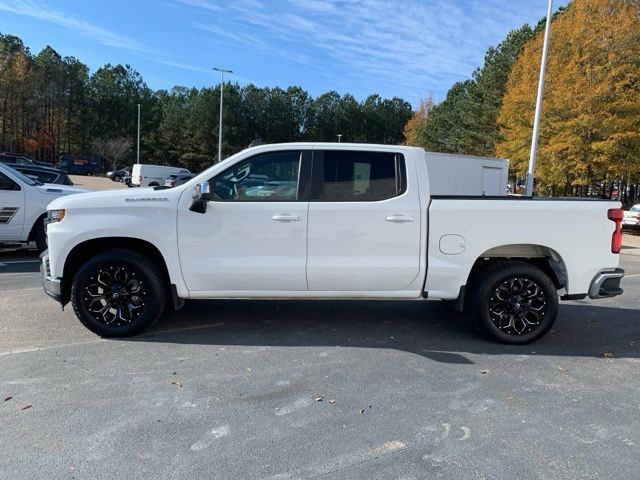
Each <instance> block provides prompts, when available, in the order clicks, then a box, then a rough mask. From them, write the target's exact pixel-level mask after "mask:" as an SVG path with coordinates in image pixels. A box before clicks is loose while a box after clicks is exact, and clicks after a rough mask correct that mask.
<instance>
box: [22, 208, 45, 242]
mask: <svg viewBox="0 0 640 480" xmlns="http://www.w3.org/2000/svg"><path fill="white" fill-rule="evenodd" d="M45 218H47V212H44V213H42V214H40V216H39V217H38V218H36V221H35V222H33V225H31V230H29V236H28V237H27V242H32V241H33V240H34V239H35V238H36V232H37V231H38V227H39V226H40V225H42V226H43V227H44V220H45ZM22 238H24V237H22Z"/></svg>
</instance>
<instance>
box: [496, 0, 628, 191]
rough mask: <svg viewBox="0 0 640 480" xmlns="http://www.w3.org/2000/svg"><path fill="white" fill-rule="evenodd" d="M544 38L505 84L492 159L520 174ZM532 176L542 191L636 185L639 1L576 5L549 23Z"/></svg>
mask: <svg viewBox="0 0 640 480" xmlns="http://www.w3.org/2000/svg"><path fill="white" fill-rule="evenodd" d="M542 42H543V36H542V33H538V34H537V35H536V37H535V38H533V39H532V40H531V41H529V42H527V44H526V45H525V47H524V50H523V52H522V54H521V55H520V57H519V58H518V60H517V62H516V63H515V64H514V66H513V69H512V70H511V73H510V75H509V78H508V81H507V88H506V94H505V96H504V100H503V103H502V108H501V110H500V114H499V117H498V124H499V125H500V133H501V136H502V140H501V141H500V142H499V143H498V145H497V149H496V150H497V154H498V155H499V156H503V157H506V158H509V159H510V160H511V167H512V169H513V171H514V172H515V173H518V174H524V172H525V171H526V168H527V163H528V157H529V149H530V144H531V134H532V123H533V117H534V109H535V100H536V98H535V96H536V90H537V82H538V72H539V68H540V58H541V51H542ZM536 178H537V179H538V181H539V186H540V187H539V191H540V192H541V193H555V192H556V191H557V190H559V191H564V192H565V193H571V191H572V190H573V189H574V188H575V187H579V188H580V189H584V188H583V187H585V188H586V186H588V185H593V184H594V182H600V184H601V185H606V182H611V181H612V180H613V179H615V180H617V181H619V182H620V183H622V184H623V185H626V184H637V183H638V181H639V180H640V2H638V1H636V0H634V1H631V0H574V1H573V2H571V3H570V4H569V5H568V7H567V9H566V10H565V11H564V13H563V14H562V15H559V16H557V18H556V19H555V20H554V21H553V23H552V30H551V41H550V47H549V58H548V64H547V75H546V82H545V93H544V98H543V112H542V119H541V125H540V137H539V150H538V163H537V168H536Z"/></svg>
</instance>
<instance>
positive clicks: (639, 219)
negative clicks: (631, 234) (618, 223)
mask: <svg viewBox="0 0 640 480" xmlns="http://www.w3.org/2000/svg"><path fill="white" fill-rule="evenodd" d="M622 228H627V229H629V230H640V203H639V204H637V205H634V206H633V207H631V208H630V209H629V210H626V211H625V212H624V219H623V220H622Z"/></svg>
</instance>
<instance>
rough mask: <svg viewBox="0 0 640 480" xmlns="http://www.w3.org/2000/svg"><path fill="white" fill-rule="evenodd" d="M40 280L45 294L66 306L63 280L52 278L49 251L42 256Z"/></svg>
mask: <svg viewBox="0 0 640 480" xmlns="http://www.w3.org/2000/svg"><path fill="white" fill-rule="evenodd" d="M40 279H41V280H42V287H43V288H44V291H45V293H46V294H47V295H49V296H50V297H51V298H53V299H54V300H55V301H56V302H59V303H60V304H61V305H64V303H63V299H62V279H61V278H56V277H52V276H51V270H50V268H49V251H48V250H45V251H44V252H42V253H41V254H40Z"/></svg>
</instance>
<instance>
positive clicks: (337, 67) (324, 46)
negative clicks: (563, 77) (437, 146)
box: [178, 0, 566, 102]
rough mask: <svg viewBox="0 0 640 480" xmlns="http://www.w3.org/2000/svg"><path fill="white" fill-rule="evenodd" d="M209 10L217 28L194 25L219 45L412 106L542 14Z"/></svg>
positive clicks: (503, 8) (404, 5)
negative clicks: (248, 49) (296, 65)
mask: <svg viewBox="0 0 640 480" xmlns="http://www.w3.org/2000/svg"><path fill="white" fill-rule="evenodd" d="M178 1H180V2H183V3H184V2H188V3H189V4H191V5H192V6H196V5H195V4H196V3H201V2H207V3H209V0H178ZM563 3H566V2H563ZM202 8H206V7H202ZM216 8H222V9H223V12H221V13H222V17H223V18H224V21H223V22H222V21H221V20H220V16H218V15H217V16H216V17H215V18H214V17H211V18H207V17H204V18H200V19H199V24H198V26H199V27H200V28H202V29H204V30H206V31H208V32H209V33H212V34H214V35H215V36H216V37H218V38H224V39H226V41H230V42H238V43H243V44H246V45H250V46H259V47H260V48H262V49H263V50H264V51H275V50H278V51H279V52H281V53H280V54H281V55H283V53H282V52H285V53H284V55H288V56H289V57H290V58H291V59H294V60H296V59H300V60H301V62H302V63H306V64H310V63H313V64H314V65H324V66H325V67H321V66H318V69H319V71H321V70H322V69H323V68H324V69H325V70H326V75H327V80H330V79H331V84H332V85H333V84H335V82H336V81H339V82H340V83H341V85H342V86H343V87H344V88H345V89H347V90H350V91H354V90H356V89H361V87H363V86H364V85H371V86H372V89H371V90H372V91H384V92H385V93H386V94H393V95H398V96H403V97H406V98H410V99H411V100H412V101H414V102H415V101H417V99H418V98H419V97H421V96H425V95H426V92H428V91H435V92H440V94H442V93H444V92H445V91H446V90H447V89H448V88H449V87H450V86H451V84H452V83H453V82H454V81H457V80H463V79H466V78H469V76H470V75H471V73H472V72H473V70H474V69H475V68H477V67H478V66H480V65H481V64H482V59H483V57H484V53H485V51H486V49H487V48H488V47H489V46H490V45H494V44H496V43H498V42H499V41H501V40H502V39H503V38H504V36H505V35H506V33H507V32H508V31H510V30H512V29H515V28H519V27H520V26H522V24H524V23H525V22H527V21H529V22H535V21H537V20H538V19H539V18H540V17H541V16H542V15H544V13H545V11H544V5H542V4H540V2H539V1H536V0H523V1H520V2H511V1H509V0H483V1H482V2H476V1H474V0H466V1H465V0H431V1H429V2H426V1H421V0H396V1H388V0H286V1H285V2H269V3H263V2H260V1H258V0H236V1H230V2H218V3H216ZM314 56H317V57H319V58H314ZM329 70H330V71H331V72H332V75H333V76H332V77H330V76H329ZM336 78H337V79H341V80H335V79H336ZM330 88H332V87H330Z"/></svg>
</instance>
